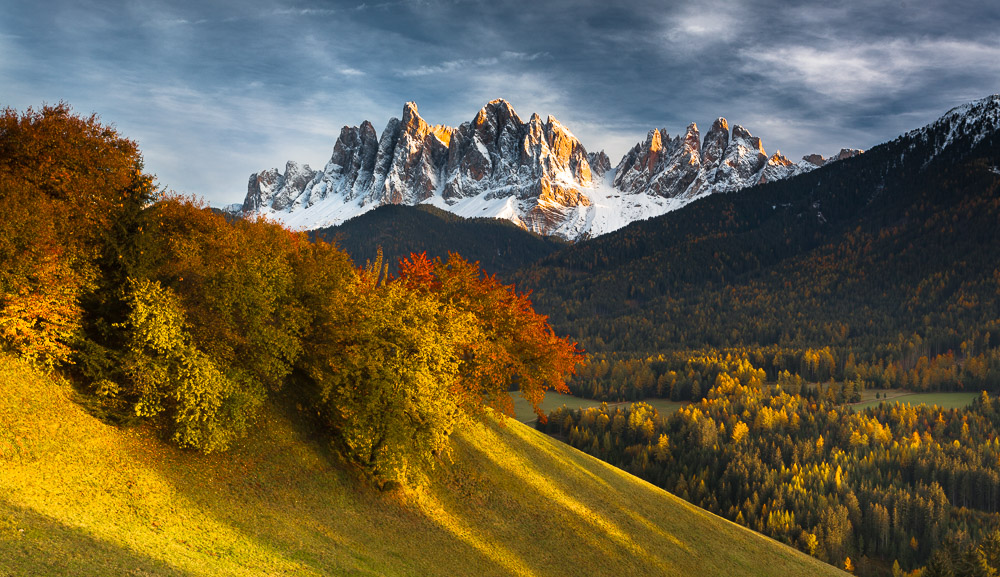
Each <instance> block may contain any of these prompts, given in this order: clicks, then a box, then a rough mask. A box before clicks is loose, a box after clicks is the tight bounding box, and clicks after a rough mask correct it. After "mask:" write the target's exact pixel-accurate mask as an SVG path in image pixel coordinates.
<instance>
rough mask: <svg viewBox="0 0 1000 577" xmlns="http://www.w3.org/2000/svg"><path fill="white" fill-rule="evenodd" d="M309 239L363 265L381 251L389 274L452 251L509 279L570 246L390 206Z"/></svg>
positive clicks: (502, 225)
mask: <svg viewBox="0 0 1000 577" xmlns="http://www.w3.org/2000/svg"><path fill="white" fill-rule="evenodd" d="M310 234H312V235H314V237H319V238H323V239H326V240H328V241H333V242H336V243H337V244H338V245H339V246H340V247H341V248H342V249H344V250H345V251H346V252H347V253H348V254H349V255H351V257H353V258H354V262H356V263H357V264H359V265H361V264H364V263H365V262H366V261H370V260H374V259H375V257H376V255H377V253H378V249H379V248H381V249H382V251H383V257H384V258H385V262H386V263H388V264H389V266H390V270H391V272H395V267H396V263H398V262H399V259H401V258H404V257H408V256H409V255H410V253H413V252H415V253H422V252H426V253H427V256H428V257H429V258H434V257H441V258H443V259H447V256H448V251H453V252H458V253H460V254H461V255H462V256H463V257H464V258H465V259H466V260H468V261H472V262H475V261H479V264H480V265H481V266H482V268H483V269H484V270H485V271H486V272H488V273H490V274H499V275H501V276H508V275H510V274H512V273H513V272H514V271H515V270H517V269H519V268H523V267H525V266H527V265H529V264H531V263H533V262H535V261H537V260H539V259H540V258H542V257H545V256H547V255H549V254H551V253H553V252H555V251H556V250H558V249H560V248H563V247H565V246H568V243H567V242H566V241H563V240H560V239H558V238H555V237H546V236H541V235H538V234H535V233H532V232H528V231H526V230H524V229H522V228H519V227H518V226H516V225H514V224H513V223H511V222H510V221H506V220H498V219H495V218H476V219H465V218H462V217H459V216H456V215H454V214H451V213H450V212H445V211H443V210H441V209H439V208H435V207H433V206H427V205H418V206H403V205H395V204H390V205H386V206H382V207H379V208H377V209H375V210H373V211H371V212H367V213H365V214H363V215H361V216H358V217H356V218H353V219H351V220H349V221H347V222H345V223H344V224H342V225H340V226H336V227H329V228H322V229H318V230H316V231H313V232H312V233H310Z"/></svg>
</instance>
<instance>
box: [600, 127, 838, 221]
mask: <svg viewBox="0 0 1000 577" xmlns="http://www.w3.org/2000/svg"><path fill="white" fill-rule="evenodd" d="M810 159H812V160H810ZM825 162H826V160H825V159H824V158H823V157H822V156H819V155H812V156H810V157H807V158H806V159H804V160H803V161H802V162H799V163H793V162H791V161H790V160H788V159H787V158H785V157H784V156H783V155H781V154H780V153H775V154H774V155H772V156H770V157H768V155H767V153H766V152H764V146H763V143H761V141H760V139H759V138H757V137H755V136H753V135H752V134H750V132H749V131H748V130H747V129H745V128H743V127H742V126H740V125H738V124H737V125H735V126H733V128H732V131H731V132H730V130H729V122H727V121H726V119H725V118H718V119H716V120H715V122H713V123H712V128H711V129H710V130H709V131H708V132H707V133H706V134H705V138H704V140H702V141H701V142H700V143H699V132H698V126H697V125H696V124H694V123H692V124H690V125H689V126H688V127H687V130H686V131H685V133H684V134H683V135H678V136H675V137H673V138H671V137H670V136H669V135H668V134H667V131H666V130H665V129H660V130H651V131H650V132H649V134H648V135H647V136H646V140H645V142H640V143H638V144H636V145H635V146H634V147H633V148H632V150H630V151H629V152H628V153H627V154H626V155H625V157H624V158H622V161H621V162H620V163H619V164H618V167H617V168H616V169H615V180H614V186H615V188H616V189H617V190H620V191H621V192H622V193H624V194H633V195H635V194H646V195H655V196H658V197H662V198H669V199H676V200H677V201H685V200H687V201H690V200H693V199H695V198H699V197H701V196H704V195H706V194H710V193H714V192H732V191H736V190H740V189H742V188H746V187H748V186H753V185H755V184H762V183H764V182H770V181H774V180H781V179H783V178H788V177H790V176H794V175H796V174H801V173H803V172H808V171H809V170H812V169H814V168H816V167H818V166H822V165H823V164H824V163H825Z"/></svg>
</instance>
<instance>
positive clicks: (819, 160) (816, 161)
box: [802, 154, 826, 166]
mask: <svg viewBox="0 0 1000 577" xmlns="http://www.w3.org/2000/svg"><path fill="white" fill-rule="evenodd" d="M802 160H803V161H804V162H808V163H809V164H812V165H813V166H823V165H824V164H826V159H825V158H823V155H822V154H807V155H805V156H803V157H802Z"/></svg>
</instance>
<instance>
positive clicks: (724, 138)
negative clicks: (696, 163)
mask: <svg viewBox="0 0 1000 577" xmlns="http://www.w3.org/2000/svg"><path fill="white" fill-rule="evenodd" d="M728 146H729V123H728V122H726V119H725V118H722V117H721V116H720V117H719V118H716V119H715V122H713V123H712V128H711V129H710V130H709V131H708V132H707V133H706V134H705V142H704V144H702V145H701V160H702V162H704V163H705V164H713V163H715V162H718V161H719V160H720V159H721V158H722V155H723V154H725V152H726V147H728Z"/></svg>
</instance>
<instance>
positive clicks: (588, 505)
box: [0, 357, 842, 577]
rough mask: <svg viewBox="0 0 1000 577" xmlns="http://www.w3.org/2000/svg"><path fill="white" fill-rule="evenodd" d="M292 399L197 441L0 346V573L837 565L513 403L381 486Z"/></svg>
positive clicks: (549, 571)
mask: <svg viewBox="0 0 1000 577" xmlns="http://www.w3.org/2000/svg"><path fill="white" fill-rule="evenodd" d="M281 414H282V413H281V412H280V411H278V410H274V411H272V414H271V416H269V417H268V418H266V419H264V420H262V421H261V422H260V423H259V426H257V427H256V428H255V432H254V435H253V437H252V438H250V439H248V440H246V442H244V443H243V444H242V445H241V446H239V447H237V448H235V449H234V450H232V451H230V452H227V453H224V454H219V455H208V456H205V455H199V454H196V453H191V452H186V451H180V450H177V449H174V448H172V447H170V446H168V445H165V444H163V443H161V442H160V441H158V440H157V439H156V437H155V436H154V435H152V434H151V433H150V432H149V431H148V430H146V429H143V428H132V429H119V428H117V427H114V426H110V425H108V424H105V423H103V422H101V421H99V420H97V419H95V418H94V417H92V416H90V415H89V414H88V413H86V412H85V411H84V410H82V409H81V407H80V406H79V405H78V404H77V403H75V402H74V401H73V393H72V391H71V390H70V389H69V388H68V387H67V386H65V385H60V384H57V383H54V382H52V381H50V380H49V379H48V378H46V377H45V376H44V375H41V374H38V373H35V372H33V371H31V370H29V369H27V368H26V367H25V366H24V365H23V364H22V363H21V362H20V361H17V360H14V359H10V358H9V357H0V575H2V576H3V577H10V576H15V575H16V576H21V575H32V576H45V575H59V576H64V575H81V576H83V575H87V576H89V575H130V576H152V575H156V576H160V575H164V576H213V577H214V576H258V575H261V576H263V575H295V576H299V575H306V576H318V575H355V576H361V575H371V576H374V575H388V576H396V575H399V576H404V575H406V576H418V575H419V576H424V575H426V576H434V575H442V576H444V575H447V576H452V575H525V576H539V577H541V576H547V575H560V576H563V575H566V576H572V575H614V576H616V577H618V576H625V575H643V576H649V575H701V576H712V575H749V576H765V575H820V576H822V575H837V574H840V575H842V573H840V572H838V571H837V570H836V569H834V568H833V567H830V566H828V565H825V564H822V563H820V562H819V561H816V560H815V559H812V558H810V557H807V556H805V555H803V554H801V553H800V552H798V551H796V550H794V549H791V548H789V547H786V546H784V545H781V544H779V543H777V542H774V541H771V540H769V539H766V538H764V537H762V536H760V535H758V534H756V533H753V532H751V531H749V530H747V529H744V528H742V527H739V526H737V525H734V524H732V523H729V522H728V521H725V520H723V519H721V518H718V517H716V516H714V515H712V514H710V513H707V512H705V511H702V510H700V509H698V508H696V507H694V506H692V505H690V504H688V503H686V502H684V501H682V500H680V499H678V498H676V497H674V496H672V495H670V494H668V493H666V492H664V491H662V490H660V489H658V488H656V487H653V486H652V485H649V484H648V483H645V482H643V481H640V480H638V479H636V478H635V477H632V476H630V475H628V474H626V473H624V472H622V471H619V470H617V469H615V468H613V467H611V466H609V465H606V464H604V463H602V462H600V461H598V460H597V459H594V458H592V457H590V456H588V455H585V454H583V453H580V452H578V451H575V450H573V449H571V448H570V447H568V446H566V445H564V444H562V443H560V442H558V441H556V440H554V439H551V438H548V437H546V436H545V435H542V434H541V433H538V432H537V431H535V430H533V429H531V428H529V427H527V426H525V425H523V424H521V423H518V422H516V421H514V420H512V419H511V420H508V421H507V422H506V425H503V426H501V425H498V424H497V423H496V422H495V421H490V420H487V421H486V422H483V423H465V424H463V426H461V427H460V430H459V432H457V433H456V434H455V437H454V439H455V450H454V455H453V462H452V463H451V464H448V463H443V464H441V465H439V466H438V467H437V468H436V469H435V470H434V471H433V472H431V473H430V474H429V476H428V477H427V479H426V483H425V484H424V485H422V486H421V487H420V488H413V489H404V490H398V491H395V492H391V493H379V492H377V491H375V490H373V489H371V488H368V487H367V486H365V485H364V484H360V483H358V482H356V481H355V480H353V477H352V476H351V474H350V473H349V472H347V471H346V470H345V469H344V467H342V466H341V465H339V464H338V462H337V460H336V459H335V458H334V457H333V456H332V455H330V454H329V453H328V452H327V451H326V450H325V449H324V446H323V445H322V444H320V443H316V442H314V441H312V440H311V437H310V435H308V434H307V432H305V431H303V430H301V429H298V428H296V427H295V426H293V425H292V424H291V422H290V420H289V419H287V418H285V417H283V416H280V415H281Z"/></svg>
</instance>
